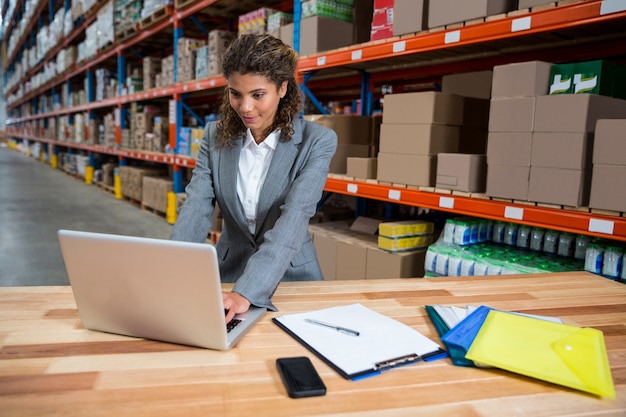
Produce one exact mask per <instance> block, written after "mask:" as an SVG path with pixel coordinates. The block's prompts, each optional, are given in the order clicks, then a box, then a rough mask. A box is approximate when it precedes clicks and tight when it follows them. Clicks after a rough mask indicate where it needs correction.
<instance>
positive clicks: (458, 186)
mask: <svg viewBox="0 0 626 417" xmlns="http://www.w3.org/2000/svg"><path fill="white" fill-rule="evenodd" d="M486 182H487V160H486V157H485V155H467V154H459V153H456V154H455V153H440V154H439V155H437V178H436V183H435V187H437V188H444V189H446V190H457V191H465V192H469V193H474V192H478V193H482V192H484V191H485V187H486Z"/></svg>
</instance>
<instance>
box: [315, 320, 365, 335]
mask: <svg viewBox="0 0 626 417" xmlns="http://www.w3.org/2000/svg"><path fill="white" fill-rule="evenodd" d="M304 321H306V322H307V323H311V324H316V325H318V326H324V327H328V328H330V329H334V330H337V331H338V332H340V333H343V334H348V335H350V336H358V335H360V333H359V332H358V331H356V330H352V329H348V328H347V327H341V326H335V325H334V324H330V323H324V322H323V321H319V320H314V319H304Z"/></svg>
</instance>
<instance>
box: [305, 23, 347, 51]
mask: <svg viewBox="0 0 626 417" xmlns="http://www.w3.org/2000/svg"><path fill="white" fill-rule="evenodd" d="M353 32H354V27H353V25H352V23H348V22H344V21H341V20H337V19H331V18H328V17H321V16H312V17H307V18H304V19H302V20H301V21H300V55H303V56H306V55H312V54H316V53H318V52H323V51H328V50H332V49H337V48H341V47H343V46H348V45H352V36H353Z"/></svg>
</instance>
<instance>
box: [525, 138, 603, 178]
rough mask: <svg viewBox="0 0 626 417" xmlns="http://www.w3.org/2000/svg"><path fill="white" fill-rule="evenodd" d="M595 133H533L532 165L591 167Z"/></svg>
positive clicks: (571, 167) (569, 167) (566, 167)
mask: <svg viewBox="0 0 626 417" xmlns="http://www.w3.org/2000/svg"><path fill="white" fill-rule="evenodd" d="M592 151H593V135H591V134H589V133H558V132H557V133H542V132H536V133H534V134H533V141H532V155H531V158H530V165H531V166H533V167H546V168H562V169H585V168H588V167H591V158H592V153H593V152H592Z"/></svg>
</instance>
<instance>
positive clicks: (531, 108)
mask: <svg viewBox="0 0 626 417" xmlns="http://www.w3.org/2000/svg"><path fill="white" fill-rule="evenodd" d="M535 115H536V111H535V97H512V98H498V99H492V100H491V106H490V108H489V132H532V131H533V128H534V122H535Z"/></svg>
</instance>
